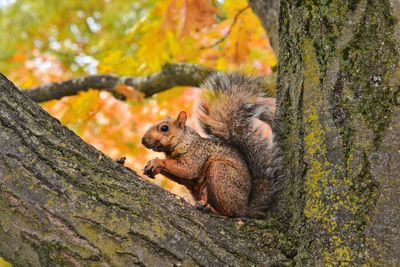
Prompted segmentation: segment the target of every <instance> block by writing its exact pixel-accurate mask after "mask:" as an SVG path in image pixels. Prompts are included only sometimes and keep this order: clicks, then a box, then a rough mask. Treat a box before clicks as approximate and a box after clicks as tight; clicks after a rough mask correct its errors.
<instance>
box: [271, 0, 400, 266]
mask: <svg viewBox="0 0 400 267" xmlns="http://www.w3.org/2000/svg"><path fill="white" fill-rule="evenodd" d="M317 3H319V4H317ZM280 5H281V6H280V20H279V22H280V27H279V29H280V32H279V34H280V37H281V38H280V43H279V47H280V55H279V67H278V84H277V86H278V100H277V102H278V115H277V116H278V120H279V121H280V123H281V126H282V132H280V133H279V137H280V143H281V145H282V147H283V150H284V153H285V161H286V163H287V167H286V170H287V172H286V174H287V179H286V182H287V183H286V187H285V191H284V193H283V194H282V196H281V199H280V201H279V204H280V208H281V210H283V209H285V210H289V211H291V214H290V215H291V218H292V219H291V227H290V230H289V232H290V233H293V234H292V235H294V236H295V237H294V238H295V240H297V246H298V253H297V255H296V257H295V261H296V262H297V264H306V265H309V266H321V265H326V266H339V265H340V266H346V265H356V266H360V265H361V264H366V265H367V266H395V265H396V264H398V262H399V255H400V231H399V224H400V222H399V218H400V214H399V206H398V204H399V192H400V186H399V185H400V107H399V105H400V87H399V85H400V79H399V77H400V64H399V52H400V51H399V44H400V26H399V25H400V24H399V20H400V2H399V1H397V0H392V1H387V0H361V1H288V0H282V1H281V4H280Z"/></svg>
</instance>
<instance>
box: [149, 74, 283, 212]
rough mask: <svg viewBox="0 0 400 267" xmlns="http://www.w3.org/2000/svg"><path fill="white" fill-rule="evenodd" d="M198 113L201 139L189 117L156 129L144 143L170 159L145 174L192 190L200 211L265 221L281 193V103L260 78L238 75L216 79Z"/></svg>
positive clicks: (158, 162) (163, 123)
mask: <svg viewBox="0 0 400 267" xmlns="http://www.w3.org/2000/svg"><path fill="white" fill-rule="evenodd" d="M201 87H202V88H206V89H208V90H207V91H206V92H205V94H203V96H202V97H201V99H200V102H199V104H198V106H197V109H196V110H195V117H196V119H197V121H198V124H199V125H200V127H201V128H202V130H203V131H204V134H205V135H207V137H206V138H204V137H201V136H200V134H198V133H197V132H196V131H195V130H194V129H192V128H191V127H190V126H188V125H186V120H187V114H186V112H185V111H181V112H180V113H179V115H178V117H177V118H176V119H173V118H170V117H167V118H166V119H164V120H163V121H161V122H158V123H156V124H154V125H153V126H151V127H150V128H149V129H148V130H147V132H146V133H145V135H144V136H143V138H142V144H143V145H144V146H145V147H146V148H148V149H152V150H154V151H157V152H164V153H165V156H166V157H165V159H158V158H155V159H153V160H150V161H149V162H147V164H146V165H145V167H144V169H143V173H144V174H145V175H147V176H149V177H150V178H154V176H155V175H157V174H159V173H161V174H163V175H164V176H166V177H167V178H169V179H170V180H172V181H175V182H177V183H179V184H182V185H184V186H186V187H187V188H188V189H189V190H190V192H191V194H192V195H193V197H194V199H195V200H196V201H197V204H198V205H197V207H202V208H203V209H205V210H207V211H210V212H212V213H217V214H220V215H223V216H227V217H250V218H261V217H263V216H264V215H265V211H266V210H267V209H268V208H269V207H270V206H271V204H272V202H273V199H274V196H275V195H276V193H277V192H278V191H279V190H280V186H281V182H280V179H281V177H282V174H281V166H282V163H281V162H282V161H281V153H280V149H279V147H278V146H277V145H276V142H275V140H274V130H275V127H276V125H275V122H274V121H275V118H274V117H275V99H274V98H269V97H266V95H265V92H264V91H263V89H262V86H261V80H260V78H257V77H249V76H244V75H242V74H240V73H237V72H232V73H221V72H217V73H214V74H212V75H210V76H209V77H208V78H207V79H206V80H205V82H204V83H203V84H202V86H201Z"/></svg>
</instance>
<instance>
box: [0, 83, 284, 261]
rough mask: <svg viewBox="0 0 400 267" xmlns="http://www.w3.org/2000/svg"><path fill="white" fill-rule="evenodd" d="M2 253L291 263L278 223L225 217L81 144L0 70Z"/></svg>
mask: <svg viewBox="0 0 400 267" xmlns="http://www.w3.org/2000/svg"><path fill="white" fill-rule="evenodd" d="M0 214H1V216H0V255H1V256H2V257H4V258H5V259H6V260H8V261H10V262H11V263H13V264H14V265H15V266H89V265H92V264H94V265H96V266H135V265H140V266H144V265H145V266H197V265H198V266H227V265H231V266H249V265H272V264H278V263H282V264H283V263H288V262H289V261H290V259H288V258H287V257H286V256H285V255H284V253H286V248H285V246H286V244H285V243H284V240H285V239H284V236H283V234H282V233H280V232H279V225H274V222H273V220H270V221H251V222H249V223H246V224H244V225H242V224H237V223H236V220H235V219H227V218H220V217H216V216H211V215H208V214H205V213H202V212H200V211H196V210H194V208H193V207H191V206H189V205H188V204H187V203H185V202H184V201H183V200H181V199H179V198H177V197H175V196H173V195H171V194H169V193H168V192H166V191H165V190H163V189H161V188H159V187H158V186H155V185H152V184H150V183H149V182H146V181H144V180H142V179H141V178H140V177H139V176H137V174H135V173H134V172H133V171H131V170H128V169H126V168H125V167H124V166H122V165H120V164H118V163H116V162H115V161H113V160H111V159H110V158H108V157H107V156H105V155H103V154H102V153H101V152H100V151H97V150H96V149H95V148H93V147H92V146H90V145H88V144H86V143H85V142H83V141H82V140H81V139H80V138H79V137H78V136H76V135H75V134H74V133H73V132H71V131H69V130H68V129H66V128H65V127H63V126H62V125H61V124H60V123H59V122H58V121H57V120H56V119H54V118H52V117H51V116H49V115H48V114H47V113H46V112H45V111H44V110H42V109H41V108H40V107H39V106H38V105H37V104H35V103H34V102H32V101H31V100H30V99H29V98H28V97H26V96H25V95H23V94H22V93H21V92H20V91H19V90H18V89H17V88H15V87H14V86H13V85H12V84H11V83H10V82H9V81H7V80H6V78H5V77H4V76H0Z"/></svg>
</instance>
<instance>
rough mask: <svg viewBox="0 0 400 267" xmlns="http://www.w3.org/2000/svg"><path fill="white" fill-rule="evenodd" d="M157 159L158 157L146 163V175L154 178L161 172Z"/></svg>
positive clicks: (144, 171)
mask: <svg viewBox="0 0 400 267" xmlns="http://www.w3.org/2000/svg"><path fill="white" fill-rule="evenodd" d="M157 160H158V159H157V158H155V159H153V160H150V161H148V162H147V163H146V165H145V166H144V168H143V174H144V175H147V176H148V177H150V178H152V179H154V176H155V175H156V174H159V173H160V171H161V170H160V166H159V164H158V162H157Z"/></svg>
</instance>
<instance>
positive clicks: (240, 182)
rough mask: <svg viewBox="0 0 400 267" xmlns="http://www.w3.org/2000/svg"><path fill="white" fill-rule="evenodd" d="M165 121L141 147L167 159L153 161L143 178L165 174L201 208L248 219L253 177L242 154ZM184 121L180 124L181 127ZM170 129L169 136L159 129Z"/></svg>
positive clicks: (156, 127) (150, 162)
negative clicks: (247, 208) (181, 186)
mask: <svg viewBox="0 0 400 267" xmlns="http://www.w3.org/2000/svg"><path fill="white" fill-rule="evenodd" d="M183 114H186V113H182V112H181V113H180V115H179V116H178V118H177V119H176V120H173V119H165V120H163V121H161V122H159V123H157V124H155V125H153V126H152V127H150V129H149V130H148V131H147V132H146V134H145V135H144V137H143V139H142V143H143V144H144V145H145V146H146V147H147V148H150V149H153V150H155V151H162V152H165V154H166V158H165V159H158V158H156V159H153V160H151V161H149V162H148V163H147V164H146V166H145V167H144V174H146V175H148V176H150V177H154V175H156V174H159V173H162V174H163V175H165V176H166V177H168V178H169V179H171V180H173V181H175V182H177V183H180V184H182V185H184V186H186V187H187V188H188V189H189V190H190V192H191V193H192V195H193V197H194V198H195V199H196V200H197V201H199V202H201V203H202V204H201V205H202V206H206V205H209V206H210V210H211V211H214V212H217V213H219V214H221V215H224V216H230V217H236V216H245V215H246V207H247V205H248V199H249V195H250V191H251V182H250V181H251V180H250V173H249V170H248V168H247V165H246V162H245V161H244V159H243V157H242V156H241V154H240V153H239V152H238V151H237V150H236V149H235V148H233V147H231V146H228V145H226V144H223V143H221V142H217V141H213V140H210V139H206V138H202V137H201V136H200V135H198V134H197V133H196V132H195V131H194V130H193V129H191V128H190V127H189V126H186V125H184V124H182V118H181V116H185V115H183ZM179 121H181V124H180V123H179ZM163 125H167V126H168V131H167V132H162V131H161V130H160V127H161V126H163Z"/></svg>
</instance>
